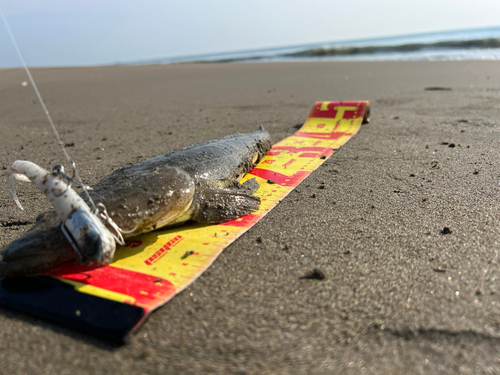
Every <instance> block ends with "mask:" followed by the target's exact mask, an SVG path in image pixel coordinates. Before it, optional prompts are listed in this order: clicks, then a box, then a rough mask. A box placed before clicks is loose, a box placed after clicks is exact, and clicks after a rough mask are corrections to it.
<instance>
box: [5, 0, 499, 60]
mask: <svg viewBox="0 0 500 375" xmlns="http://www.w3.org/2000/svg"><path fill="white" fill-rule="evenodd" d="M0 7H1V8H2V10H3V12H4V14H5V16H6V17H7V19H8V21H9V23H10V26H11V29H12V31H13V33H14V35H15V37H16V39H17V42H18V44H19V47H20V49H21V51H22V53H23V55H24V58H25V60H26V62H27V64H28V65H29V66H68V65H102V64H115V63H127V62H135V61H146V60H149V59H159V58H168V57H177V56H186V55H199V54H207V53H217V52H229V51H239V50H248V49H260V48H266V47H280V46H291V45H300V44H307V43H315V42H328V41H343V40H352V39H365V38H373V37H381V36H395V35H401V34H413V33H422V32H430V31H444V30H456V29H466V28H478V27H487V26H498V25H500V18H499V17H498V15H500V1H499V0H473V1H472V0H343V1H339V0H330V1H327V0H308V1H303V0H287V1H284V0H245V1H242V0H226V1H222V0H175V1H174V0H141V1H139V0H136V1H132V0H0ZM0 21H1V20H0ZM20 65H21V63H20V61H19V58H18V57H17V55H16V52H15V50H14V47H13V46H12V43H11V42H10V39H9V37H8V34H7V30H6V28H5V26H4V25H3V23H1V22H0V67H15V66H20Z"/></svg>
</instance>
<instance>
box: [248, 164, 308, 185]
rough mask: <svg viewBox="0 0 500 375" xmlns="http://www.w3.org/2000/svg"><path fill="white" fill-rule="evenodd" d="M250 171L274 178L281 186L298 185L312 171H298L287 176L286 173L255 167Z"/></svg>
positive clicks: (252, 173)
mask: <svg viewBox="0 0 500 375" xmlns="http://www.w3.org/2000/svg"><path fill="white" fill-rule="evenodd" d="M249 173H250V174H251V175H254V176H256V177H260V178H263V179H265V180H269V179H272V180H274V182H276V183H277V184H279V185H281V186H295V185H298V183H299V182H300V181H302V180H303V179H304V178H306V177H307V176H308V175H309V174H310V173H311V172H308V171H297V172H295V173H294V174H293V175H291V176H287V175H285V174H282V173H278V172H274V171H270V170H267V169H262V168H254V169H252V170H251V171H250V172H249Z"/></svg>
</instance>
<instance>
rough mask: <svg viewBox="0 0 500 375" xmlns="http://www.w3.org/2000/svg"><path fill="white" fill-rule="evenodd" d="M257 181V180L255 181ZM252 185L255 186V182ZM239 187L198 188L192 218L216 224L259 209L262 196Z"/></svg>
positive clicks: (200, 221) (199, 221)
mask: <svg viewBox="0 0 500 375" xmlns="http://www.w3.org/2000/svg"><path fill="white" fill-rule="evenodd" d="M255 182H257V181H255ZM250 184H251V186H253V187H255V185H253V183H250ZM249 191H251V189H250V190H248V189H244V188H242V187H239V188H228V189H221V188H213V187H202V188H197V196H196V200H195V202H194V204H193V206H192V207H193V208H194V209H193V212H192V214H191V220H193V221H196V222H198V223H206V224H215V223H223V222H226V221H229V220H233V219H237V218H239V217H242V216H245V215H248V214H250V213H252V212H254V211H257V210H258V209H259V203H260V198H259V197H256V196H255V195H252V194H251V193H249Z"/></svg>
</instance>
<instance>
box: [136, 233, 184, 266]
mask: <svg viewBox="0 0 500 375" xmlns="http://www.w3.org/2000/svg"><path fill="white" fill-rule="evenodd" d="M182 239H183V237H182V236H181V235H179V236H175V237H174V238H172V239H171V240H170V241H168V242H167V243H166V244H165V245H163V246H162V247H160V249H158V250H157V251H156V252H155V253H154V254H153V255H152V256H150V257H149V258H148V259H146V260H145V261H144V263H146V264H147V265H148V266H150V265H152V264H153V263H155V262H157V261H158V260H160V259H161V258H162V257H163V256H164V255H165V254H166V253H167V252H168V251H169V250H171V249H172V247H174V246H175V245H177V244H178V243H179V242H180V241H181V240H182Z"/></svg>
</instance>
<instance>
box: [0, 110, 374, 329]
mask: <svg viewBox="0 0 500 375" xmlns="http://www.w3.org/2000/svg"><path fill="white" fill-rule="evenodd" d="M368 115H369V102H367V101H356V102H317V103H315V104H314V106H313V109H312V111H311V113H310V114H309V117H308V118H307V120H306V122H305V123H304V125H303V126H302V127H301V128H300V130H299V131H297V132H296V133H295V134H293V135H292V136H290V137H288V138H286V139H284V140H282V141H280V142H278V143H277V144H275V145H274V146H273V147H272V148H271V150H270V151H269V153H268V154H267V155H266V156H265V157H264V158H263V159H262V160H261V161H260V163H259V164H258V165H257V166H256V167H255V168H253V169H252V170H251V171H250V172H249V173H248V174H247V175H246V176H245V177H244V178H243V180H242V182H243V181H245V180H248V179H250V178H254V177H255V178H256V179H257V181H258V182H259V184H260V188H259V190H258V191H257V192H256V194H255V195H257V196H259V197H260V198H261V204H260V207H259V210H258V211H256V212H254V213H252V214H249V215H247V216H244V217H241V218H239V219H236V220H232V221H229V222H226V223H223V224H218V225H205V224H204V225H202V224H191V225H184V226H182V227H175V228H171V229H165V230H158V231H155V232H150V233H147V234H143V235H140V236H138V237H136V238H134V239H133V240H129V241H127V242H126V245H125V246H118V247H117V250H116V253H115V257H114V259H113V262H112V263H111V264H110V265H108V266H104V267H92V266H85V265H61V266H59V267H56V268H54V269H52V270H50V271H48V272H46V275H50V276H51V277H55V278H56V280H59V281H60V282H62V283H64V285H66V290H64V292H65V293H70V294H69V295H72V296H73V297H74V296H75V295H78V296H79V298H77V300H81V302H75V303H74V306H73V304H72V305H71V306H65V301H63V300H60V301H59V302H57V292H55V296H54V301H53V302H52V303H55V304H59V306H54V307H53V308H52V307H51V306H46V309H48V310H50V311H47V312H45V313H42V315H45V316H47V317H49V318H50V317H52V318H55V319H56V320H59V321H63V322H65V323H69V324H71V325H75V326H80V327H81V326H83V327H84V328H86V329H89V330H91V331H94V332H97V333H101V334H106V335H108V336H111V337H113V338H123V337H125V336H126V335H127V334H128V333H129V332H130V331H133V330H135V329H137V328H138V327H139V326H140V325H141V323H142V322H143V321H144V320H145V318H146V317H147V315H148V314H149V313H150V312H151V311H153V310H154V309H156V308H158V307H160V306H161V305H163V304H165V303H166V302H168V301H169V300H170V299H171V298H172V297H174V296H175V295H176V294H177V293H179V292H181V291H182V290H183V289H185V288H186V287H187V286H188V285H189V284H191V283H192V282H193V281H194V280H196V279H197V278H198V277H199V276H200V275H201V274H202V273H203V272H204V271H205V270H206V269H207V268H208V267H209V266H210V265H211V264H212V262H213V261H214V260H215V259H216V258H217V256H218V255H219V254H220V253H221V252H222V251H223V250H224V249H225V248H226V247H227V246H229V245H230V244H231V243H232V242H233V241H234V240H236V239H237V238H238V237H239V236H241V235H242V234H243V233H244V232H246V231H247V230H248V229H249V228H250V227H251V226H252V225H254V224H255V223H256V222H257V221H259V220H260V219H261V218H262V217H263V216H264V215H265V214H267V212H269V210H271V209H272V208H273V207H274V206H276V205H277V204H278V203H279V202H280V201H281V200H282V199H283V198H284V197H285V196H286V195H287V194H288V193H290V192H291V191H292V190H293V189H294V188H295V187H296V186H297V185H298V184H299V183H300V182H301V181H302V180H304V179H305V178H306V177H307V176H308V175H309V174H310V173H311V172H312V171H314V170H315V169H316V168H318V167H319V166H320V165H321V164H323V163H324V162H325V160H326V159H327V158H328V157H329V156H331V155H332V154H333V153H334V152H335V150H337V149H338V148H339V147H340V146H342V145H343V144H344V143H346V142H347V141H348V140H349V139H350V138H351V137H352V136H353V135H354V134H356V133H357V131H358V130H359V128H360V126H361V124H362V123H363V122H367V121H368ZM37 277H38V278H39V277H40V276H37ZM44 281H45V282H47V283H50V284H51V285H52V287H51V288H52V289H53V288H56V289H57V287H55V286H54V283H53V281H54V280H51V281H48V280H47V278H46V279H45V280H44ZM62 283H59V284H62ZM68 284H69V285H68ZM68 287H69V289H68ZM4 289H5V288H4ZM49 289H50V288H49ZM59 289H61V288H60V287H59ZM71 293H73V294H71ZM37 296H39V294H38V295H37ZM84 296H88V297H89V298H85V297H84ZM1 297H2V290H0V299H1ZM10 297H11V298H10V301H11V303H10V304H11V305H14V306H17V307H20V308H23V309H24V310H28V311H31V312H35V313H39V314H40V311H39V310H40V309H38V310H37V309H36V306H34V307H33V308H29V307H28V308H27V307H26V306H25V305H26V304H27V302H26V301H24V304H21V305H22V306H19V305H20V304H19V303H16V301H15V298H13V297H12V296H10ZM95 297H99V299H98V300H95ZM20 298H22V296H21V297H20ZM38 299H39V298H37V300H38ZM102 299H104V300H107V301H111V302H112V304H111V305H109V307H106V308H103V307H102V306H101V305H99V306H100V307H99V308H100V309H101V311H100V312H99V314H98V315H99V319H100V321H99V322H97V321H96V319H97V317H96V316H94V315H95V314H96V312H95V311H94V310H95V308H97V307H95V308H94V309H92V308H89V307H88V306H89V304H90V306H91V305H92V304H93V303H94V302H95V303H100V304H103V303H104V301H102ZM12 300H14V302H12ZM94 300H95V301H94ZM18 302H19V301H18ZM28 304H29V303H28ZM63 305H64V306H63ZM80 305H81V307H79V306H80ZM126 306H131V307H134V309H132V308H130V309H127V308H126ZM51 309H52V310H53V311H52V310H51ZM122 310H123V311H122ZM106 311H108V313H107V315H106ZM127 311H128V312H127ZM123 314H125V315H127V314H128V315H129V317H130V319H125V322H121V323H120V322H118V321H117V320H116V319H118V317H117V316H118V315H123ZM115 316H116V318H115V320H113V317H115ZM120 319H122V320H123V317H121V318H120ZM106 322H108V323H106ZM111 322H112V323H111ZM106 324H107V325H106ZM110 324H112V325H113V327H111V328H110V327H109V325H110ZM120 324H121V325H120Z"/></svg>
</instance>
